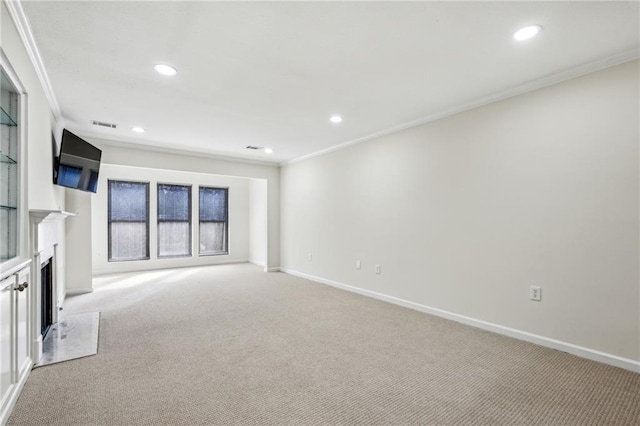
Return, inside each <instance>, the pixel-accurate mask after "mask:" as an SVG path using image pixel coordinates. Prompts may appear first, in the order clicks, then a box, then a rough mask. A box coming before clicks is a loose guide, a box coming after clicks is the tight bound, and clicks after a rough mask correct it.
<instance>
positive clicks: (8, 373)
mask: <svg viewBox="0 0 640 426" xmlns="http://www.w3.org/2000/svg"><path fill="white" fill-rule="evenodd" d="M15 279H16V278H15V276H11V277H10V278H7V279H5V280H3V281H0V402H2V401H4V399H5V398H6V397H7V395H8V394H9V391H10V390H11V387H12V383H13V377H12V376H13V374H12V373H13V368H12V365H11V358H12V357H11V354H12V350H13V348H12V346H13V345H12V339H11V337H12V336H11V327H12V326H13V321H12V314H13V313H12V312H11V311H12V309H11V305H12V303H11V301H12V299H13V286H14V283H15Z"/></svg>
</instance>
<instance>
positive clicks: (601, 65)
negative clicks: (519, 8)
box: [280, 48, 640, 166]
mask: <svg viewBox="0 0 640 426" xmlns="http://www.w3.org/2000/svg"><path fill="white" fill-rule="evenodd" d="M639 57H640V49H637V48H636V49H630V50H625V51H624V52H620V53H617V54H615V55H611V56H607V57H606V58H603V59H599V60H597V61H593V62H589V63H587V64H583V65H579V66H577V67H574V68H569V69H568V70H564V71H560V72H557V73H554V74H551V75H548V76H546V77H542V78H539V79H536V80H533V81H530V82H528V83H525V84H521V85H519V86H515V87H511V88H509V89H506V90H502V91H500V92H496V93H493V94H490V95H488V96H483V97H481V98H478V99H475V100H473V101H471V102H467V103H464V104H461V105H458V106H455V107H453V108H449V109H446V110H444V111H440V112H436V113H435V114H431V115H428V116H426V117H423V118H421V119H418V120H414V121H410V122H408V123H404V124H400V125H398V126H394V127H391V128H389V129H386V130H381V131H379V132H376V133H372V134H370V135H368V136H364V137H362V138H358V139H354V140H351V141H347V142H344V143H341V144H338V145H334V146H332V147H329V148H325V149H321V150H319V151H315V152H312V153H310V154H306V155H303V156H300V157H297V158H294V159H292V160H288V161H283V162H281V163H280V166H286V165H289V164H293V163H297V162H299V161H303V160H308V159H311V158H313V157H318V156H321V155H325V154H328V153H330V152H333V151H338V150H340V149H344V148H347V147H349V146H352V145H357V144H359V143H362V142H366V141H369V140H372V139H376V138H379V137H382V136H386V135H389V134H392V133H396V132H400V131H402V130H406V129H410V128H412V127H417V126H420V125H422V124H426V123H430V122H432V121H436V120H440V119H442V118H445V117H449V116H452V115H455V114H459V113H461V112H464V111H468V110H471V109H474V108H479V107H481V106H484V105H488V104H491V103H494V102H498V101H502V100H504V99H508V98H512V97H514V96H518V95H523V94H525V93H528V92H533V91H534V90H538V89H542V88H544V87H547V86H552V85H554V84H558V83H562V82H563V81H567V80H571V79H574V78H577V77H581V76H583V75H586V74H590V73H592V72H596V71H600V70H603V69H605V68H609V67H612V66H615V65H620V64H622V63H625V62H629V61H632V60H634V59H638V58H639Z"/></svg>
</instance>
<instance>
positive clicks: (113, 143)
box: [72, 130, 279, 168]
mask: <svg viewBox="0 0 640 426" xmlns="http://www.w3.org/2000/svg"><path fill="white" fill-rule="evenodd" d="M72 131H73V130H72ZM74 133H76V134H77V135H78V136H81V137H83V138H85V139H87V140H89V141H90V142H93V143H96V144H98V145H100V146H101V147H114V148H124V149H134V150H138V151H147V152H156V153H160V154H172V155H184V156H186V157H197V158H207V159H210V160H219V161H228V162H231V163H242V164H250V165H253V166H262V167H275V168H278V167H279V165H278V163H277V162H269V161H260V160H252V159H247V158H243V157H232V156H230V155H224V154H217V153H207V152H202V151H191V150H187V149H184V148H181V147H171V146H163V147H161V146H152V145H145V144H140V143H136V142H126V141H119V140H113V139H104V136H97V135H92V134H90V133H87V132H82V131H77V132H76V131H74Z"/></svg>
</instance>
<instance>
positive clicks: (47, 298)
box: [40, 259, 54, 338]
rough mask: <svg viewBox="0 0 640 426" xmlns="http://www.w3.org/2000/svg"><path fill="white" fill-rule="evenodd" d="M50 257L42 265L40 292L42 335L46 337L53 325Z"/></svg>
mask: <svg viewBox="0 0 640 426" xmlns="http://www.w3.org/2000/svg"><path fill="white" fill-rule="evenodd" d="M51 260H52V259H49V260H47V261H46V262H44V263H43V264H41V265H40V283H41V286H40V294H41V295H42V303H41V304H40V321H41V322H40V335H41V336H42V337H43V338H44V336H45V335H46V334H47V331H49V328H50V327H51V325H53V300H54V294H53V273H52V272H53V270H52V267H51Z"/></svg>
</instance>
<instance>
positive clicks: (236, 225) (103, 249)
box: [91, 164, 249, 274]
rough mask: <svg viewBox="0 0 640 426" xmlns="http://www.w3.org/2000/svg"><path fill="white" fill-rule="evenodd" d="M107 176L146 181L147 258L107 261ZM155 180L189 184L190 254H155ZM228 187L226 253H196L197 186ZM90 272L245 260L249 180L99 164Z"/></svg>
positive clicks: (99, 272)
mask: <svg viewBox="0 0 640 426" xmlns="http://www.w3.org/2000/svg"><path fill="white" fill-rule="evenodd" d="M108 180H132V181H141V182H149V183H150V185H149V203H150V206H149V219H150V221H149V254H150V259H148V260H136V261H127V262H109V261H108V242H107V241H108V235H107V232H108V231H107V211H108V183H107V181H108ZM157 183H172V184H184V185H192V218H193V220H192V236H193V242H194V246H193V250H192V254H193V256H191V257H180V258H158V243H157V241H158V239H157V238H158V228H157V186H156V184H157ZM199 185H203V186H217V187H226V188H229V254H226V255H215V256H199V255H198V247H197V246H196V245H195V242H196V241H197V238H196V237H197V234H198V226H197V225H198V222H197V221H196V220H195V219H196V218H197V217H198V210H197V209H198V199H197V198H198V186H199ZM91 211H92V226H91V228H92V230H91V235H92V238H93V244H92V254H93V260H92V263H93V273H94V274H105V273H116V272H131V271H143V270H150V269H160V268H178V267H183V266H200V265H214V264H220V263H232V262H247V261H248V260H249V181H248V179H243V178H233V177H228V176H217V175H211V174H204V173H190V172H178V171H173V170H160V169H149V168H141V167H128V166H117V165H112V164H102V165H101V166H100V177H99V182H98V191H97V192H96V194H95V195H93V197H92V206H91Z"/></svg>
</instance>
